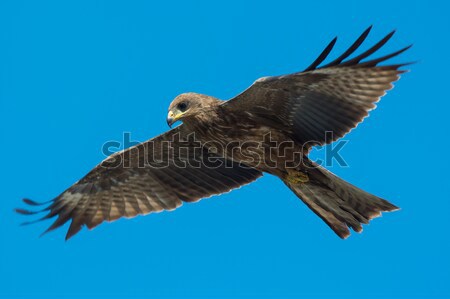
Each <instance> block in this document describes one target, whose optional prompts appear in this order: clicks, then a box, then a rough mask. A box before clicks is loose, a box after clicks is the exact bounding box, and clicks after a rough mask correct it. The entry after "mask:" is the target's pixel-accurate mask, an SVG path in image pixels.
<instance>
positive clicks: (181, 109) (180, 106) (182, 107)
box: [178, 102, 188, 112]
mask: <svg viewBox="0 0 450 299" xmlns="http://www.w3.org/2000/svg"><path fill="white" fill-rule="evenodd" d="M187 107H188V104H187V103H186V102H181V103H179V104H178V110H180V111H181V112H184V111H186V108H187Z"/></svg>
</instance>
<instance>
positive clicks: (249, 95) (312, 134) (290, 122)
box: [222, 27, 411, 145]
mask: <svg viewBox="0 0 450 299" xmlns="http://www.w3.org/2000/svg"><path fill="white" fill-rule="evenodd" d="M371 28H372V27H369V28H367V29H366V30H365V31H364V32H363V33H362V34H361V35H360V36H359V37H358V39H357V40H356V41H355V42H354V43H353V44H352V45H351V46H350V47H349V48H348V49H347V50H346V51H345V52H344V53H343V54H342V55H340V56H339V57H338V58H336V59H335V60H333V61H332V62H330V63H328V64H326V65H324V66H320V64H321V63H322V62H323V61H324V60H325V58H326V57H327V56H328V54H329V53H330V52H331V49H332V48H333V46H334V44H335V42H336V39H333V40H332V41H331V43H329V44H328V46H327V47H326V48H325V50H324V51H323V52H322V53H321V54H320V55H319V57H318V58H317V59H316V60H315V61H314V62H313V63H312V64H311V65H310V66H309V67H307V68H306V70H305V71H303V72H300V73H293V74H290V75H283V76H275V77H264V78H261V79H258V80H256V81H255V83H254V84H253V85H252V86H250V87H249V88H248V89H247V90H245V91H244V92H243V93H241V94H240V95H238V96H236V97H235V98H233V99H231V100H229V101H226V102H225V103H223V104H222V107H223V109H224V110H227V109H228V111H229V112H232V113H242V115H243V116H245V115H250V116H251V117H253V118H257V119H258V120H259V121H260V122H263V123H264V122H267V124H268V125H269V123H270V124H271V125H272V124H273V123H275V124H277V125H276V127H277V128H278V129H281V130H282V131H284V133H286V134H287V135H289V136H291V137H292V138H293V139H294V140H296V141H298V142H301V143H303V144H305V143H307V144H309V145H313V144H318V145H323V144H326V143H330V142H333V141H335V140H337V139H338V138H341V137H342V136H344V135H345V134H346V133H348V132H349V131H350V130H351V129H352V128H354V127H356V126H357V125H358V123H360V122H361V121H362V120H363V119H364V118H365V117H366V116H367V115H368V113H369V111H370V110H372V109H374V108H375V107H376V103H377V102H378V101H379V99H380V97H382V96H383V95H384V94H385V93H386V91H387V90H389V89H391V88H392V83H393V82H395V81H397V80H398V79H399V75H400V74H402V73H404V72H405V71H404V70H400V69H399V68H400V67H402V66H404V65H406V64H392V65H385V66H379V65H378V64H379V63H381V62H384V61H386V60H388V59H390V58H393V57H395V56H397V55H399V54H401V53H403V52H405V51H406V50H408V49H409V48H410V47H411V46H408V47H405V48H402V49H400V50H398V51H395V52H393V53H391V54H388V55H385V56H382V57H380V58H376V59H371V60H368V61H365V62H364V61H363V60H364V59H366V58H368V57H369V56H371V55H372V54H373V53H375V52H376V51H378V50H379V49H380V48H381V47H383V46H384V45H385V44H386V43H387V42H388V41H389V40H390V39H391V38H392V36H393V35H394V33H395V31H392V32H390V33H389V34H388V35H386V36H385V37H384V38H383V39H381V40H380V41H379V42H377V43H376V44H375V45H374V46H372V47H370V48H369V49H368V50H366V51H364V52H363V53H362V54H360V55H358V56H356V57H354V58H350V59H348V58H349V56H350V55H351V54H353V53H354V52H355V51H356V50H357V49H358V48H359V47H360V46H361V45H362V43H363V42H364V41H365V40H366V38H367V36H368V34H369V32H370V30H371ZM243 112H244V113H245V114H244V113H243ZM243 119H245V117H243ZM272 126H273V125H272ZM327 132H333V133H334V134H333V138H332V139H331V140H328V139H327V136H329V135H328V134H327Z"/></svg>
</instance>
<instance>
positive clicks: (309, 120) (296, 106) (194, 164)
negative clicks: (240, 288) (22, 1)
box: [16, 27, 410, 239]
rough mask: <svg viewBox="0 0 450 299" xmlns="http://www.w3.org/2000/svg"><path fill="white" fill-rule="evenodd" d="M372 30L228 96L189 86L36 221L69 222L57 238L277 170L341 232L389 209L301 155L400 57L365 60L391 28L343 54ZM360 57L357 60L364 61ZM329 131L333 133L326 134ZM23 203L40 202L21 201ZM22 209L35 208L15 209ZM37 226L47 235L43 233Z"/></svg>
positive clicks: (340, 130)
mask: <svg viewBox="0 0 450 299" xmlns="http://www.w3.org/2000/svg"><path fill="white" fill-rule="evenodd" d="M370 30H371V27H369V28H368V29H367V30H366V31H364V33H363V34H362V35H361V36H360V37H359V38H358V39H357V40H356V41H355V42H354V43H353V44H352V45H351V46H350V47H349V48H348V49H347V50H346V51H345V52H344V53H343V54H342V55H340V56H339V57H338V58H336V59H335V60H333V61H332V62H330V63H328V64H326V65H323V66H320V65H321V63H322V62H323V61H324V60H325V58H326V57H327V56H328V54H329V53H330V51H331V50H332V48H333V46H334V44H335V43H336V40H337V39H336V38H335V39H333V40H332V41H331V42H330V43H329V44H328V46H327V47H326V48H325V50H324V51H323V52H322V53H321V54H320V55H319V57H318V58H317V59H316V60H315V61H314V62H313V63H312V64H311V65H310V66H309V67H308V68H306V69H305V70H304V71H302V72H298V73H293V74H289V75H283V76H275V77H265V78H261V79H258V80H256V81H255V83H254V84H253V85H251V86H250V87H249V88H248V89H247V90H245V91H244V92H243V93H241V94H239V95H238V96H236V97H234V98H233V99H231V100H228V101H221V100H219V99H217V98H214V97H211V96H207V95H201V94H196V93H185V94H181V95H179V96H178V97H176V98H175V99H174V101H173V102H172V103H171V104H170V107H169V113H168V117H167V122H168V124H169V126H171V125H172V124H173V123H174V122H176V121H182V122H183V124H181V125H179V126H178V127H176V128H174V129H172V130H170V131H168V132H166V133H164V134H162V135H160V136H157V137H155V138H153V139H150V140H149V141H147V142H144V143H141V144H139V145H137V146H134V147H131V148H129V149H126V150H124V151H122V152H119V153H116V154H113V155H111V156H110V157H108V158H107V159H106V160H104V161H103V162H101V163H100V164H99V165H98V166H96V167H95V168H94V169H93V170H92V171H90V172H89V173H88V174H87V175H86V176H85V177H83V178H82V179H81V180H79V181H78V182H76V183H75V184H74V185H72V186H71V187H69V188H68V189H67V190H66V191H64V192H63V193H62V194H61V195H59V196H58V197H56V198H55V199H53V200H52V201H50V204H49V206H48V207H46V208H44V209H43V210H41V211H37V212H43V211H47V212H48V213H47V214H46V215H45V216H44V217H43V218H41V219H38V220H43V219H48V218H52V217H56V216H57V219H56V220H55V222H53V224H52V225H51V226H50V227H49V228H48V230H47V231H51V230H53V229H55V228H58V227H60V226H61V225H63V224H65V223H66V222H67V221H69V220H71V224H70V227H69V230H68V232H67V235H66V239H69V238H70V237H72V236H73V235H74V234H76V233H77V232H79V231H80V229H81V228H82V227H83V226H87V227H88V228H89V229H92V228H94V227H96V226H97V225H99V224H100V223H102V222H103V221H113V220H116V219H118V218H121V217H128V218H129V217H134V216H136V215H140V214H149V213H152V212H160V211H163V210H173V209H176V208H178V207H179V206H181V204H182V203H183V202H195V201H198V200H200V199H202V198H205V197H209V196H212V195H215V194H220V193H224V192H228V191H230V190H232V189H235V188H238V187H240V186H242V185H245V184H248V183H251V182H253V181H254V180H256V179H257V178H259V177H260V176H262V175H263V173H269V174H272V175H275V176H277V177H279V178H280V179H281V180H282V181H283V182H284V183H285V184H286V185H287V186H288V187H289V188H290V189H291V190H292V191H293V192H294V193H295V195H297V196H298V197H299V198H300V199H301V200H302V201H303V202H304V203H305V204H306V205H307V206H308V207H309V208H310V209H311V210H313V211H314V213H316V214H317V215H318V216H319V217H320V218H322V219H323V220H324V221H325V222H326V223H327V224H328V226H329V227H330V228H331V229H332V230H333V231H334V232H335V233H336V234H337V235H338V236H339V237H341V238H346V237H348V236H349V235H350V231H349V228H352V229H353V230H354V231H356V232H361V231H362V224H367V223H369V221H370V220H371V219H372V218H374V217H377V216H379V215H380V214H381V212H383V211H394V210H397V209H398V208H397V207H396V206H394V205H393V204H391V203H389V202H388V201H386V200H384V199H381V198H379V197H377V196H374V195H372V194H369V193H367V192H365V191H363V190H361V189H359V188H357V187H355V186H353V185H351V184H350V183H348V182H346V181H344V180H342V179H340V178H338V177H337V176H335V175H334V174H332V173H331V172H329V171H327V170H326V169H324V168H323V167H321V166H319V165H317V164H316V163H314V162H312V161H311V160H309V159H308V157H307V155H308V152H309V150H310V149H311V147H313V146H314V145H324V144H327V143H331V142H333V141H335V140H337V139H339V138H341V137H342V136H344V135H345V134H346V133H348V132H349V131H350V130H351V129H352V128H354V127H356V126H357V125H358V123H360V122H361V121H362V120H363V119H364V118H365V117H366V116H367V115H368V111H370V110H372V109H374V108H375V103H376V102H378V100H379V99H380V97H381V96H383V95H384V94H385V92H386V91H387V90H389V89H391V88H392V83H393V82H395V81H397V80H398V79H399V75H400V74H401V73H403V72H405V71H404V70H399V68H400V67H402V66H404V65H406V64H391V65H385V66H379V65H378V64H379V63H381V62H384V61H386V60H388V59H389V58H392V57H394V56H397V55H398V54H400V53H402V52H404V51H406V50H407V49H408V48H409V47H410V46H408V47H406V48H403V49H401V50H399V51H396V52H394V53H392V54H389V55H386V56H383V57H380V58H376V59H370V60H365V59H366V58H368V57H369V56H371V55H372V54H373V53H374V52H376V51H377V50H378V49H380V48H381V47H382V46H383V45H384V44H385V43H386V42H387V41H388V40H389V39H390V38H391V37H392V35H393V34H394V32H391V33H389V34H388V35H387V36H386V37H385V38H383V39H382V40H381V41H379V42H378V43H376V44H375V45H374V46H373V47H371V48H370V49H368V50H367V51H365V52H363V53H362V54H360V55H358V56H356V57H354V58H349V56H350V55H351V54H353V53H354V51H355V50H356V49H357V48H358V47H359V46H360V45H361V44H362V43H363V41H364V40H365V39H366V37H367V35H368V34H369V32H370ZM363 60H365V61H363ZM327 132H332V133H333V134H332V137H331V138H327V136H329V134H328V133H327ZM24 202H25V203H27V204H29V205H40V204H39V203H36V202H34V201H31V200H29V199H24ZM16 211H17V212H19V213H21V214H34V213H37V212H33V211H28V210H24V209H17V210H16ZM47 231H46V232H47Z"/></svg>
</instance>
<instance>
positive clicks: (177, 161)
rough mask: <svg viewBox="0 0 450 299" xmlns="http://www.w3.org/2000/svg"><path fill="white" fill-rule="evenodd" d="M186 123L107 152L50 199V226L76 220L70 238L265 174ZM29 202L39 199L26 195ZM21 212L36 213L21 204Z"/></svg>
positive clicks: (168, 208) (191, 200)
mask: <svg viewBox="0 0 450 299" xmlns="http://www.w3.org/2000/svg"><path fill="white" fill-rule="evenodd" d="M183 130H184V127H183V125H181V126H178V127H177V128H175V129H173V130H171V131H168V132H166V133H165V134H163V135H160V136H158V137H156V138H154V139H151V140H149V141H147V142H145V143H141V144H139V145H137V146H134V147H132V148H129V149H127V150H125V151H122V152H120V153H117V154H114V155H112V156H110V157H108V158H107V159H106V160H105V161H103V162H102V163H100V164H99V165H98V166H97V167H95V168H94V169H93V170H92V171H91V172H89V173H88V174H87V175H86V176H85V177H84V178H82V179H81V180H80V181H78V182H77V183H75V184H74V185H73V186H71V187H70V188H69V189H67V190H66V191H64V192H63V193H62V194H61V195H59V196H58V197H56V198H55V199H53V200H52V201H51V204H50V205H49V206H48V207H46V208H44V209H43V210H41V211H38V212H44V211H48V214H47V215H45V216H44V217H43V218H41V219H38V220H43V219H48V218H52V217H55V216H58V218H57V219H56V221H55V222H54V223H53V224H52V225H51V226H50V227H49V228H48V229H47V231H46V232H48V231H51V230H53V229H56V228H58V227H60V226H61V225H63V224H65V223H66V222H67V221H69V220H72V222H71V225H70V227H69V230H68V232H67V235H66V239H69V238H70V237H72V236H73V235H74V234H76V233H77V232H79V231H80V229H81V228H82V227H83V226H84V225H85V226H87V227H88V228H89V229H92V228H94V227H95V226H97V225H99V224H100V223H102V222H103V221H113V220H116V219H118V218H121V217H128V218H129V217H134V216H137V215H139V214H149V213H152V212H160V211H163V210H173V209H176V208H177V207H179V206H180V205H181V204H182V202H183V201H186V202H195V201H198V200H199V199H201V198H204V197H209V196H211V195H214V194H220V193H224V192H228V191H230V190H232V189H234V188H237V187H240V186H242V185H245V184H248V183H250V182H252V181H254V180H256V179H257V178H258V177H260V176H261V175H262V173H261V172H259V171H258V170H255V169H253V168H249V167H246V166H245V165H240V164H238V163H235V162H232V161H229V160H224V159H223V158H220V157H216V156H214V154H211V153H209V152H208V151H207V149H205V148H203V147H202V146H201V144H200V143H199V142H196V141H195V138H194V137H195V136H194V135H187V133H186V132H184V131H183ZM24 202H25V203H27V204H29V205H39V204H38V203H36V202H34V201H31V200H29V199H24ZM16 211H17V212H19V213H21V214H35V213H37V212H32V211H28V210H24V209H17V210H16Z"/></svg>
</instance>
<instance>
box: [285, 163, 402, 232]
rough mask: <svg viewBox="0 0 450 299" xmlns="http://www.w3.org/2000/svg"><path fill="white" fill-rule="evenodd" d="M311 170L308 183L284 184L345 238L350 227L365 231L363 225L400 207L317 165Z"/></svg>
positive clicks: (287, 182) (312, 164) (286, 182)
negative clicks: (382, 213) (383, 213)
mask: <svg viewBox="0 0 450 299" xmlns="http://www.w3.org/2000/svg"><path fill="white" fill-rule="evenodd" d="M308 162H309V163H310V164H311V165H310V166H314V167H313V168H310V169H309V170H308V176H309V181H308V182H306V183H292V182H289V181H287V180H283V181H284V183H285V184H286V185H287V186H288V187H289V188H290V189H291V190H292V191H293V192H294V193H295V194H296V195H297V196H298V197H300V199H301V200H302V201H303V202H304V203H305V204H306V205H307V206H308V207H309V208H310V209H311V210H313V211H314V213H316V214H317V215H318V216H319V217H320V218H322V219H323V220H324V221H325V222H326V223H327V224H328V226H329V227H330V228H331V229H332V230H333V231H334V232H335V233H336V234H337V235H338V236H339V237H341V238H343V239H345V238H347V237H348V236H349V235H350V230H349V228H352V229H353V230H354V231H356V232H361V231H362V229H363V228H362V225H361V224H368V223H369V221H370V220H371V219H373V218H375V217H378V216H380V215H381V212H388V211H395V210H398V207H396V206H395V205H393V204H391V203H389V202H388V201H386V200H384V199H381V198H379V197H377V196H375V195H372V194H370V193H367V192H365V191H363V190H361V189H359V188H357V187H355V186H353V185H352V184H350V183H348V182H346V181H344V180H342V179H340V178H339V177H337V176H336V175H334V174H332V173H331V172H329V171H328V170H326V169H324V168H322V167H320V166H318V165H315V164H314V163H313V162H311V161H308Z"/></svg>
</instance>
